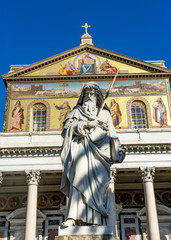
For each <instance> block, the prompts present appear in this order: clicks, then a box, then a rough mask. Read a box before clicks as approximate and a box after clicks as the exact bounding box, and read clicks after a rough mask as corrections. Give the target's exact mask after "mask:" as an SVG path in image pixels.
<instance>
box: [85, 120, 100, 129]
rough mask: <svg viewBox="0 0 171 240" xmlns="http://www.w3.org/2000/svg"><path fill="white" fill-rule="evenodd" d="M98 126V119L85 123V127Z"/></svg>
mask: <svg viewBox="0 0 171 240" xmlns="http://www.w3.org/2000/svg"><path fill="white" fill-rule="evenodd" d="M97 126H98V122H97V120H93V121H87V122H86V123H85V125H84V129H87V128H88V129H91V128H96V127H97Z"/></svg>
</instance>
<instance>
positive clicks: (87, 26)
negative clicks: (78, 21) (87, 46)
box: [82, 23, 91, 33]
mask: <svg viewBox="0 0 171 240" xmlns="http://www.w3.org/2000/svg"><path fill="white" fill-rule="evenodd" d="M90 27H91V26H90V25H88V24H87V23H85V25H83V26H82V28H85V33H87V28H90Z"/></svg>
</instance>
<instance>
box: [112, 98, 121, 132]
mask: <svg viewBox="0 0 171 240" xmlns="http://www.w3.org/2000/svg"><path fill="white" fill-rule="evenodd" d="M110 112H111V116H112V121H113V125H114V127H115V128H119V124H120V123H121V116H122V114H121V111H120V108H119V104H118V103H116V101H115V99H112V100H111V103H110Z"/></svg>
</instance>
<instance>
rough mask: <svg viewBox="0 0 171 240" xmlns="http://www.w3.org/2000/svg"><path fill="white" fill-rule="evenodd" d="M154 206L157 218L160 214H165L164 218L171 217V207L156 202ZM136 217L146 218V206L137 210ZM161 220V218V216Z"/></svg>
mask: <svg viewBox="0 0 171 240" xmlns="http://www.w3.org/2000/svg"><path fill="white" fill-rule="evenodd" d="M156 208H157V215H158V219H159V220H160V216H165V218H167V217H168V218H171V208H169V207H167V206H164V205H161V204H156ZM137 217H138V218H139V219H140V220H142V221H144V220H146V207H143V208H142V209H141V210H140V211H138V212H137ZM161 220H163V217H162V219H161Z"/></svg>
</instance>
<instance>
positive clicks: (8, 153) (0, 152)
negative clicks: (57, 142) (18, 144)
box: [0, 147, 61, 158]
mask: <svg viewBox="0 0 171 240" xmlns="http://www.w3.org/2000/svg"><path fill="white" fill-rule="evenodd" d="M60 152H61V148H60V147H39V148H37V147H32V148H31V147H30V148H1V149H0V157H1V158H3V157H5V158H6V157H7V158H11V157H48V156H50V157H55V156H57V155H59V154H60Z"/></svg>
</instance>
